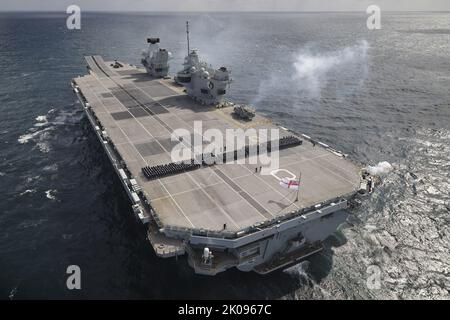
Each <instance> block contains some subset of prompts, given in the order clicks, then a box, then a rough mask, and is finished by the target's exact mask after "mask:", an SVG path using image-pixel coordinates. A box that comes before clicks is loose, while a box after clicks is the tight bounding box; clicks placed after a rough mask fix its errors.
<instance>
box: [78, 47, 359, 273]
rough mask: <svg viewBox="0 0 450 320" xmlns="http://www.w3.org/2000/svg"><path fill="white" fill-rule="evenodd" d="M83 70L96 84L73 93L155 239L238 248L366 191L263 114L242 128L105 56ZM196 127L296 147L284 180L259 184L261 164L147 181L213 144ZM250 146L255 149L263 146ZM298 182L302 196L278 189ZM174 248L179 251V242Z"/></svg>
mask: <svg viewBox="0 0 450 320" xmlns="http://www.w3.org/2000/svg"><path fill="white" fill-rule="evenodd" d="M86 61H87V65H88V69H89V74H88V75H85V76H81V77H77V78H75V79H73V86H74V88H75V90H76V92H77V94H78V95H79V96H80V97H81V99H80V100H81V101H82V102H83V105H84V107H85V109H86V112H87V113H88V116H89V118H90V120H91V122H92V124H93V126H94V128H95V130H96V131H97V133H98V134H99V137H100V139H101V141H102V143H103V144H104V145H105V146H108V148H109V150H110V151H109V153H110V159H111V161H112V163H113V165H114V166H115V168H116V170H117V171H118V173H119V175H121V176H122V177H121V178H122V179H123V180H124V181H126V183H127V185H128V186H129V188H128V189H129V190H128V189H127V192H128V193H129V195H130V198H131V199H132V200H133V203H134V204H139V203H144V205H142V210H141V212H140V214H139V216H140V218H141V220H143V221H145V222H146V223H148V222H150V225H152V226H153V229H152V230H153V233H154V235H155V237H154V239H156V238H157V234H159V237H160V238H161V237H163V238H164V233H165V235H166V236H168V238H174V239H176V238H178V239H181V240H182V241H189V235H203V236H206V237H211V236H212V237H218V238H221V237H222V238H224V239H225V238H226V239H233V238H239V237H240V236H243V235H248V234H251V232H253V231H255V230H256V231H260V230H263V228H264V227H265V226H273V225H277V224H279V223H280V222H281V221H287V220H289V219H291V218H293V217H297V216H299V214H304V213H311V212H312V213H314V212H316V213H317V212H318V213H319V214H323V212H322V211H321V209H322V208H325V207H326V206H330V205H335V204H339V203H341V202H342V201H346V200H347V199H349V198H350V197H352V196H353V195H354V194H356V193H357V192H358V190H359V189H360V186H361V168H360V167H358V166H357V165H355V164H354V163H352V162H350V161H348V160H347V159H346V158H345V155H344V154H342V153H340V152H338V151H336V150H334V149H332V148H331V147H329V146H328V145H326V144H323V143H320V142H318V141H314V140H313V139H311V138H310V137H309V136H307V135H302V134H298V133H296V132H293V131H291V130H288V129H286V128H283V127H281V126H279V125H277V124H275V123H272V121H271V120H270V119H268V118H267V117H265V116H263V115H260V114H256V116H255V117H254V118H253V119H252V121H244V120H242V119H239V118H238V117H235V116H234V114H233V108H232V107H230V106H227V105H224V106H223V107H220V108H218V107H216V106H206V105H204V104H202V103H200V102H197V101H195V100H193V99H192V98H191V97H189V96H188V95H187V94H186V92H185V90H184V88H183V87H182V86H180V85H179V84H177V83H175V82H174V80H173V79H172V78H169V77H166V78H162V79H156V78H152V77H150V76H149V75H148V74H147V73H146V71H145V69H142V68H138V67H136V66H133V65H129V64H126V63H123V62H118V61H104V60H103V58H102V57H100V56H87V57H86ZM195 121H201V125H202V130H203V132H204V131H206V130H208V129H218V130H220V131H221V132H222V133H223V136H224V137H225V136H226V130H227V129H243V130H246V129H250V128H253V129H256V130H258V129H279V138H280V141H282V139H283V138H284V139H287V140H289V139H294V140H295V141H297V142H298V143H295V144H293V145H291V146H288V147H286V148H280V151H279V170H276V173H275V172H273V173H274V174H261V166H262V165H261V164H260V163H256V164H250V163H249V162H250V161H245V163H242V164H238V163H221V164H219V163H218V164H213V165H202V164H201V163H200V164H197V165H195V166H194V167H192V168H191V169H190V170H178V171H176V172H174V174H167V175H166V174H160V175H157V174H155V176H152V177H150V176H149V174H147V173H148V168H159V167H163V166H167V165H168V164H171V163H172V165H171V167H174V166H175V165H173V163H174V161H173V160H172V158H171V152H172V150H173V148H174V147H175V145H176V144H178V143H180V141H184V142H183V143H190V142H189V141H190V140H192V141H194V140H193V139H194V138H197V139H200V141H202V146H204V145H206V144H208V143H210V142H211V141H210V140H208V137H205V136H202V133H201V132H200V133H199V132H198V131H196V130H194V126H195V124H194V122H195ZM179 129H184V130H185V131H186V132H189V135H188V137H185V138H184V139H180V140H179V141H174V139H173V138H172V134H173V132H174V131H175V130H179ZM196 135H197V137H196ZM199 135H200V136H199ZM189 138H191V139H189ZM237 139H239V138H237ZM248 139H249V140H248V141H250V142H251V141H253V143H258V142H257V141H258V138H257V137H252V136H250V137H248ZM287 140H286V141H287ZM248 141H247V143H248ZM246 160H249V158H247V159H246ZM145 168H147V169H145ZM146 170H147V171H146ZM155 170H156V169H155ZM156 172H159V171H158V170H156ZM299 175H301V179H300V187H299V191H298V192H297V191H295V190H292V189H288V188H283V187H281V186H280V179H281V178H284V177H290V176H292V177H295V178H297V177H299ZM297 197H298V198H297ZM337 209H338V208H336V209H333V210H331V211H330V212H333V211H335V210H337ZM332 227H334V226H332ZM158 230H159V231H158ZM168 230H172V231H168ZM177 230H178V231H180V236H179V237H178V236H176V233H175V231H177ZM181 231H182V232H181ZM327 232H328V231H327ZM181 234H182V235H181ZM168 238H167V242H168V243H169V242H170V241H169V239H168ZM154 241H156V240H154ZM197 241H200V240H198V239H197ZM205 241H206V240H205ZM208 241H210V240H208ZM208 241H206V242H208ZM163 242H164V241H163ZM152 244H154V243H152ZM162 246H163V247H164V244H162ZM168 246H170V244H168ZM174 246H175V247H177V246H182V244H181V242H176V240H175V244H174ZM154 247H155V245H154ZM219 247H221V246H219ZM222 247H226V245H222ZM193 248H195V245H193ZM192 250H193V249H192V248H190V251H191V255H192V256H195V254H194V253H193V252H192ZM155 251H157V248H155ZM181 251H182V250H180V251H179V252H181ZM219 251H220V249H219ZM290 254H292V253H290ZM238 263H239V262H234V264H235V265H236V264H238ZM194 264H195V263H194ZM197 266H198V263H197ZM224 269H225V267H224ZM269 269H270V268H269ZM197 271H198V270H197ZM215 272H216V271H210V273H211V274H215ZM204 273H208V272H206V271H205V272H204Z"/></svg>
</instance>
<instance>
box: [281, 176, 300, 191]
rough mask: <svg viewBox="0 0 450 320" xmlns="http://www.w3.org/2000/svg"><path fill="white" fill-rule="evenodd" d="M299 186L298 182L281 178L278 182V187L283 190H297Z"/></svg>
mask: <svg viewBox="0 0 450 320" xmlns="http://www.w3.org/2000/svg"><path fill="white" fill-rule="evenodd" d="M299 185H300V183H299V181H298V180H292V179H288V178H283V179H281V181H280V186H282V187H283V188H286V189H294V190H298V188H299Z"/></svg>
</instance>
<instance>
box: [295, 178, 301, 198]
mask: <svg viewBox="0 0 450 320" xmlns="http://www.w3.org/2000/svg"><path fill="white" fill-rule="evenodd" d="M301 177H302V172H301V171H300V174H299V175H298V185H297V197H296V198H295V202H297V201H298V193H299V192H300V178H301Z"/></svg>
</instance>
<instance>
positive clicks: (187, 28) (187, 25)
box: [186, 21, 191, 55]
mask: <svg viewBox="0 0 450 320" xmlns="http://www.w3.org/2000/svg"><path fill="white" fill-rule="evenodd" d="M186 37H187V49H188V55H189V53H190V52H191V51H190V49H189V21H186Z"/></svg>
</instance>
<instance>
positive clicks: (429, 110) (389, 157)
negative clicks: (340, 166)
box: [0, 12, 450, 299]
mask: <svg viewBox="0 0 450 320" xmlns="http://www.w3.org/2000/svg"><path fill="white" fill-rule="evenodd" d="M66 18H67V15H66V14H65V13H64V12H61V13H55V12H54V13H1V14H0V70H1V75H0V114H1V116H0V147H1V148H0V160H1V161H0V298H2V299H33V298H38V299H51V298H61V299H80V298H86V299H96V298H115V299H129V298H150V299H164V298H166V299H174V298H189V299H206V298H213V299H215V298H231V299H238V298H249V299H382V298H386V299H415V298H426V299H448V298H449V291H450V274H449V272H450V228H449V226H450V196H449V194H450V90H449V88H450V13H436V12H435V13H383V14H382V29H381V30H372V31H371V30H368V29H367V27H366V19H367V16H366V15H365V14H364V13H277V14H275V13H190V14H183V13H177V14H175V13H173V14H168V13H167V14H166V13H158V14H152V13H133V14H131V13H130V14H113V13H84V12H83V13H82V16H81V30H68V29H67V27H66ZM186 20H189V21H190V25H191V46H192V47H196V48H198V49H199V53H200V55H201V57H202V58H203V59H204V60H206V61H208V62H209V63H211V64H212V65H214V66H221V65H224V66H227V67H229V68H230V69H231V72H232V78H233V82H232V84H231V88H230V90H229V93H228V98H229V99H231V100H234V101H237V102H243V103H250V104H253V105H254V106H255V107H256V109H257V111H258V112H260V113H263V114H266V115H268V116H269V117H271V118H272V119H274V121H276V122H278V123H280V124H282V125H283V126H285V127H288V128H292V129H293V130H296V131H299V132H304V133H306V134H308V135H310V136H312V137H314V138H316V139H318V140H320V141H323V142H325V143H327V144H329V145H331V146H333V147H334V148H336V149H338V150H341V151H343V152H345V153H347V154H348V155H349V158H350V159H352V160H353V161H355V162H357V163H360V164H362V165H364V166H366V165H371V166H374V167H376V168H378V167H377V164H378V163H380V162H383V161H387V162H389V163H390V164H391V165H392V167H393V169H392V170H391V171H390V172H386V173H385V174H384V175H383V176H382V179H381V184H380V185H379V186H378V187H377V189H376V191H375V193H374V194H373V196H372V197H371V198H369V199H367V201H365V202H364V203H363V204H362V206H361V207H359V208H357V209H355V210H352V211H351V215H350V218H349V221H348V223H346V224H345V225H343V226H342V228H340V230H339V231H337V232H336V233H335V234H334V235H333V236H331V237H330V238H329V239H328V240H327V242H326V249H325V250H324V251H323V252H322V253H320V254H319V255H317V256H315V257H313V258H311V259H310V260H309V261H307V262H304V263H302V264H299V265H296V266H293V267H291V268H289V269H287V270H285V271H280V272H276V273H274V274H271V275H268V276H265V277H261V276H258V275H256V274H254V273H242V272H239V271H237V270H230V271H228V272H225V273H222V274H219V275H218V276H216V277H213V278H210V277H204V276H198V275H195V274H193V271H192V269H191V268H190V267H188V266H187V263H186V259H185V258H183V257H181V258H178V260H176V259H169V260H165V259H159V258H157V257H156V256H155V254H154V253H153V251H152V248H151V246H150V244H149V243H148V241H147V240H146V235H145V230H144V228H143V227H142V226H141V225H139V223H138V222H137V221H136V220H135V218H134V217H133V214H132V212H131V208H130V204H129V201H128V199H127V196H126V194H125V192H124V191H123V190H122V187H121V185H120V183H119V180H118V178H117V177H116V176H115V173H114V172H113V170H112V168H111V166H110V164H109V162H108V159H107V157H106V156H105V155H104V154H103V152H102V148H101V146H100V145H99V143H98V141H97V138H96V136H95V135H94V133H93V132H92V130H91V129H90V126H89V123H88V120H87V119H86V118H85V116H84V115H83V111H82V109H81V106H80V104H79V103H78V102H77V100H76V97H75V96H74V94H73V92H72V90H71V88H70V81H71V79H72V78H73V77H76V76H78V75H83V74H85V73H86V72H87V71H86V64H85V62H84V59H83V56H84V55H91V54H99V55H102V56H103V57H104V58H105V59H110V60H112V59H119V60H122V61H126V62H130V63H132V64H135V65H139V63H140V56H141V51H142V50H143V49H144V48H145V47H146V38H147V37H150V36H153V37H160V38H161V45H162V46H163V47H165V48H167V49H168V50H169V51H171V52H172V53H173V59H172V61H171V73H172V74H173V73H175V72H176V71H177V70H179V69H180V68H181V67H182V62H183V57H184V56H185V54H186V35H185V32H184V28H185V21H186ZM69 265H78V266H80V268H81V286H82V288H81V290H68V289H67V287H66V279H67V276H68V275H67V274H66V268H67V266H69ZM374 267H375V268H378V269H377V270H379V271H380V279H381V282H380V285H379V286H378V287H377V288H373V287H371V286H370V285H368V281H369V280H370V275H371V272H370V271H369V270H373V269H370V268H374Z"/></svg>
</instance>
